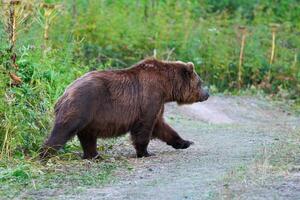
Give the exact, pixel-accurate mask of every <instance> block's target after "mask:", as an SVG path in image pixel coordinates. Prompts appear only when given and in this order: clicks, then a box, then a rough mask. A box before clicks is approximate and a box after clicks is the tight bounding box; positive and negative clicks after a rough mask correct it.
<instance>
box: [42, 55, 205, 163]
mask: <svg viewBox="0 0 300 200" xmlns="http://www.w3.org/2000/svg"><path fill="white" fill-rule="evenodd" d="M208 97H209V94H208V92H207V91H206V90H204V89H203V88H202V81H201V79H200V77H199V76H198V75H197V73H196V72H195V69H194V65H193V63H191V62H188V63H184V62H181V61H176V62H170V61H159V60H156V59H145V60H143V61H141V62H139V63H137V64H135V65H134V66H132V67H130V68H127V69H121V70H111V71H92V72H89V73H87V74H85V75H83V76H82V77H80V78H78V79H77V80H75V81H74V82H73V83H72V84H71V85H70V86H69V87H68V88H67V89H66V91H65V92H64V94H63V95H62V97H60V99H59V100H58V102H57V103H56V105H55V122H54V127H53V129H52V132H51V135H50V137H49V138H48V140H47V141H46V142H45V143H44V146H43V151H42V153H41V156H42V157H46V156H48V155H49V154H51V153H53V152H52V151H53V150H54V151H56V150H58V149H59V148H60V147H62V146H63V145H64V144H65V143H66V142H67V141H68V140H70V139H71V138H72V137H73V136H75V135H77V136H78V138H79V141H80V143H81V145H82V148H83V158H85V159H91V158H95V157H97V155H98V153H97V148H96V147H97V138H110V137H118V136H121V135H124V134H126V133H127V132H130V134H131V138H132V142H133V145H134V147H135V150H136V154H137V157H147V156H150V154H149V153H148V151H147V146H148V144H149V141H150V139H152V138H158V139H160V140H162V141H164V142H166V143H167V144H168V145H171V146H172V147H174V148H175V149H186V148H188V147H189V146H190V145H191V144H192V142H190V141H187V140H183V139H182V138H181V137H180V136H179V135H178V134H177V132H176V131H175V130H174V129H172V128H171V127H170V126H169V125H168V124H167V123H166V122H165V121H164V119H163V112H164V104H165V103H167V102H172V101H175V102H177V103H178V104H191V103H194V102H201V101H205V100H207V99H208ZM50 152H51V153H50Z"/></svg>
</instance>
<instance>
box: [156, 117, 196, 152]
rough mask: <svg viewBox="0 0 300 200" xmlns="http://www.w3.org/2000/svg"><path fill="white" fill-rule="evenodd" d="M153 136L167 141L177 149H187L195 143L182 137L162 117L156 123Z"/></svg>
mask: <svg viewBox="0 0 300 200" xmlns="http://www.w3.org/2000/svg"><path fill="white" fill-rule="evenodd" d="M153 137H154V138H158V139H160V140H162V141H164V142H166V143H167V144H168V145H171V146H172V147H173V148H175V149H186V148H188V147H189V146H191V145H192V144H193V142H191V141H188V140H184V139H182V138H181V137H180V136H179V135H178V133H177V132H176V131H175V130H174V129H173V128H172V127H171V126H169V125H168V124H167V123H166V122H164V120H163V118H162V117H160V118H159V119H158V120H157V122H156V124H155V127H154V129H153Z"/></svg>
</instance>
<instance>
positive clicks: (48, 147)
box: [40, 124, 76, 158]
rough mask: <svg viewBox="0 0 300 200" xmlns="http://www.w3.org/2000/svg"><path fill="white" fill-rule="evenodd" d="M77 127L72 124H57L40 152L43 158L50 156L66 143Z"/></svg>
mask: <svg viewBox="0 0 300 200" xmlns="http://www.w3.org/2000/svg"><path fill="white" fill-rule="evenodd" d="M75 130H76V129H74V128H72V126H70V127H69V126H67V125H61V124H55V125H54V127H53V129H52V131H51V134H50V137H49V138H48V139H47V140H46V142H45V143H44V145H43V147H42V151H41V153H40V157H41V158H46V157H49V156H50V155H52V154H54V153H55V152H56V151H57V150H59V149H60V148H61V147H62V146H64V145H65V144H66V142H67V141H68V140H70V139H71V138H72V137H73V136H74V135H75V134H76V131H75Z"/></svg>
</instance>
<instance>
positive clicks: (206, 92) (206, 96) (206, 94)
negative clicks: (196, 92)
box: [204, 90, 209, 101]
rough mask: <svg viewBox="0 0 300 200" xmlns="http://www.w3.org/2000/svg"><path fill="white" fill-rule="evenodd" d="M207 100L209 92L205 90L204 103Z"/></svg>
mask: <svg viewBox="0 0 300 200" xmlns="http://www.w3.org/2000/svg"><path fill="white" fill-rule="evenodd" d="M208 98H209V92H208V90H205V95H204V101H206V100H207V99H208Z"/></svg>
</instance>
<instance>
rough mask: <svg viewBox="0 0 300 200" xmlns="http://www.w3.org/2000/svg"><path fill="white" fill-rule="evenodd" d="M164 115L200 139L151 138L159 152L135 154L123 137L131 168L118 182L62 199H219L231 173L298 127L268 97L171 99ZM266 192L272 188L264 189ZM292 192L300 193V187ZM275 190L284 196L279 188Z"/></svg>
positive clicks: (119, 150) (123, 149)
mask: <svg viewBox="0 0 300 200" xmlns="http://www.w3.org/2000/svg"><path fill="white" fill-rule="evenodd" d="M165 117H166V119H167V121H168V122H169V123H170V124H171V125H172V126H173V127H174V128H175V129H176V130H177V131H178V132H179V133H180V135H181V136H182V137H183V138H184V139H188V140H191V141H194V142H195V144H194V145H193V146H191V147H190V148H189V149H186V150H175V149H172V148H171V147H169V146H167V145H165V144H164V143H162V142H160V141H151V144H150V146H149V151H150V152H152V153H155V154H156V156H153V157H149V158H143V159H136V158H134V150H133V148H132V146H131V145H130V141H129V139H128V138H125V139H122V140H121V141H120V143H119V145H116V147H114V153H113V154H114V155H120V154H121V155H123V156H125V157H127V159H129V164H130V166H132V168H133V169H132V170H130V171H128V170H125V169H122V170H119V171H118V172H117V173H116V174H115V181H114V182H112V183H111V184H109V185H106V186H105V187H99V188H87V189H85V190H84V191H83V192H81V193H79V194H76V195H69V196H59V197H57V198H61V199H110V200H114V199H115V200H117V199H126V200H136V199H147V200H151V199H153V200H157V199H164V200H168V199H170V200H176V199H178V200H181V199H218V198H219V196H218V195H217V194H219V193H220V191H222V192H224V191H223V190H224V178H225V177H227V176H228V173H230V172H231V171H232V170H233V169H239V167H240V168H243V167H244V166H247V165H248V164H250V163H252V162H253V161H254V159H255V158H256V156H257V154H258V153H259V152H260V151H261V150H262V149H263V148H264V147H267V146H270V145H274V144H276V142H278V141H279V140H280V139H282V138H284V133H287V132H288V131H291V129H297V128H299V127H298V123H297V122H299V119H297V118H296V117H293V116H292V115H289V113H286V112H284V111H283V110H280V109H279V108H277V107H275V106H271V105H270V104H269V103H268V102H267V101H265V100H258V99H254V98H246V97H213V98H210V99H209V101H207V102H205V103H199V104H193V105H189V106H180V107H179V106H177V105H176V104H169V105H167V106H166V113H165ZM297 186H299V185H297ZM295 188H296V190H297V189H299V187H295ZM265 191H267V192H268V193H269V192H270V191H268V190H264V191H262V192H265ZM285 192H288V191H287V190H285ZM289 192H291V193H294V194H296V195H298V194H299V197H300V191H298V193H295V191H293V190H291V191H289ZM296 192H297V191H296ZM271 193H272V195H275V196H274V197H276V198H277V199H281V196H280V195H281V193H282V191H280V190H279V189H278V190H272V191H271ZM249 195H253V194H249ZM254 196H255V195H254ZM254 196H247V197H245V198H243V199H252V197H254ZM258 197H259V196H258ZM285 197H286V196H285ZM294 197H295V195H292V198H294ZM257 199H260V198H257ZM285 199H286V198H285Z"/></svg>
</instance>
